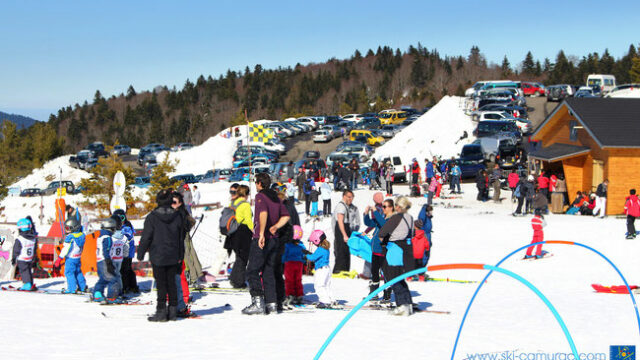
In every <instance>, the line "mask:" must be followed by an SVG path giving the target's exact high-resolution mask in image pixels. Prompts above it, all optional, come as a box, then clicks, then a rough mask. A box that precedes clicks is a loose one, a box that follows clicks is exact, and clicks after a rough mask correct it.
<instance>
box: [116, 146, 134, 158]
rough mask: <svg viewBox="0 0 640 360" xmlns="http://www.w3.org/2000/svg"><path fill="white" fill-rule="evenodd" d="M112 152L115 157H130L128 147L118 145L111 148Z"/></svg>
mask: <svg viewBox="0 0 640 360" xmlns="http://www.w3.org/2000/svg"><path fill="white" fill-rule="evenodd" d="M112 152H113V154H114V155H116V156H123V155H131V148H130V147H129V145H122V144H118V145H114V146H113V151H112Z"/></svg>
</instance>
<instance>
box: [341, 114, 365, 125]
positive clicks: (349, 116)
mask: <svg viewBox="0 0 640 360" xmlns="http://www.w3.org/2000/svg"><path fill="white" fill-rule="evenodd" d="M342 120H347V121H351V122H353V123H356V122H358V121H360V120H362V115H360V114H347V115H342Z"/></svg>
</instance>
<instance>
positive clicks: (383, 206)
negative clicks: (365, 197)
mask: <svg viewBox="0 0 640 360" xmlns="http://www.w3.org/2000/svg"><path fill="white" fill-rule="evenodd" d="M390 207H391V206H388V205H382V208H383V209H388V208H390Z"/></svg>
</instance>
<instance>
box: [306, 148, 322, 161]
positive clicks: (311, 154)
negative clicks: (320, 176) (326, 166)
mask: <svg viewBox="0 0 640 360" xmlns="http://www.w3.org/2000/svg"><path fill="white" fill-rule="evenodd" d="M302 158H303V159H320V152H319V151H315V150H309V151H305V152H304V154H303V155H302Z"/></svg>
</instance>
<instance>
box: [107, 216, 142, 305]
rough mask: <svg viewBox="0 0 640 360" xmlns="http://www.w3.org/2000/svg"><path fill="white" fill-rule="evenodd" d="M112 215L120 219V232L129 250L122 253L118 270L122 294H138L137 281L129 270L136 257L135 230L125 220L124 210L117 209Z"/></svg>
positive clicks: (134, 274) (133, 273) (131, 270)
mask: <svg viewBox="0 0 640 360" xmlns="http://www.w3.org/2000/svg"><path fill="white" fill-rule="evenodd" d="M113 215H117V216H118V217H120V221H121V224H122V227H121V228H120V231H122V234H123V235H124V236H125V237H126V238H127V242H128V243H127V245H128V248H129V251H128V252H125V253H124V259H123V260H122V267H121V268H120V278H121V280H122V292H123V293H128V292H132V293H139V292H140V289H139V288H138V281H137V279H136V273H135V272H133V269H132V268H131V263H132V262H133V259H134V258H135V257H136V244H135V241H134V239H133V237H134V234H135V230H134V229H133V225H132V224H131V222H129V220H127V215H126V214H125V212H124V210H122V209H117V210H116V211H114V212H113Z"/></svg>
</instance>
